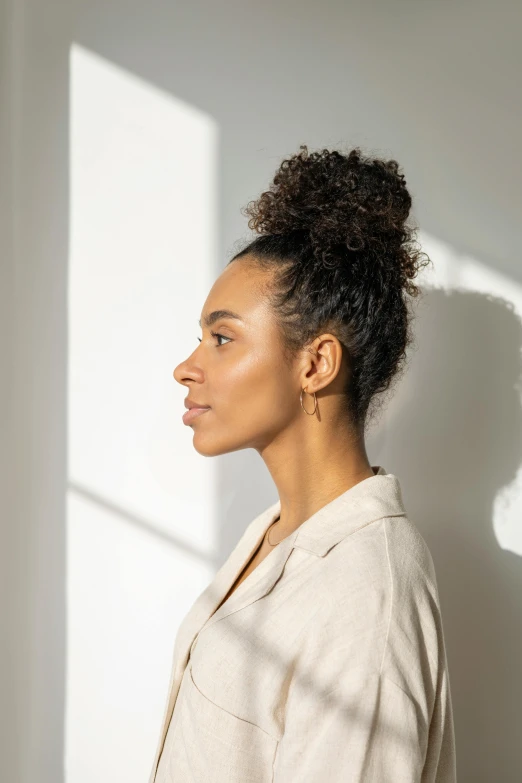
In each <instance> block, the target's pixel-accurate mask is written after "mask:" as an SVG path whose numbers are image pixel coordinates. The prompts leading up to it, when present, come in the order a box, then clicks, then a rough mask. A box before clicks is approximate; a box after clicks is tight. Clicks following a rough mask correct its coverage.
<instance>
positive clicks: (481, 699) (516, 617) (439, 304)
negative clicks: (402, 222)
mask: <svg viewBox="0 0 522 783" xmlns="http://www.w3.org/2000/svg"><path fill="white" fill-rule="evenodd" d="M424 293H425V297H424V300H423V302H422V305H421V306H420V307H419V309H418V311H417V312H418V315H417V321H416V346H415V347H414V355H413V357H412V359H411V360H410V365H409V370H408V374H407V388H404V389H403V390H401V402H400V406H401V409H400V411H399V412H398V414H397V416H395V417H394V419H393V424H392V428H393V432H391V433H389V437H390V441H391V443H392V444H393V446H392V448H393V462H394V469H393V471H392V472H396V473H397V474H398V475H399V476H400V475H401V474H404V475H406V474H407V475H408V482H407V484H406V485H405V486H404V495H405V503H406V508H407V509H408V511H409V515H410V516H411V519H412V520H413V521H414V522H415V523H416V524H417V525H418V527H419V529H420V530H421V532H422V534H423V536H424V538H425V539H426V541H427V543H428V545H429V547H430V550H431V552H432V555H433V559H434V562H435V567H436V570H437V576H438V582H439V592H440V599H441V607H442V614H443V620H444V629H445V637H446V645H447V654H448V663H449V670H450V682H451V689H452V697H453V706H454V713H455V732H456V743H457V763H458V769H459V776H460V775H461V776H462V779H464V780H473V781H503V782H504V783H507V782H508V781H515V779H516V780H520V779H521V775H522V744H521V742H520V726H521V724H520V717H519V710H520V704H521V703H522V679H521V677H520V661H521V660H522V623H521V622H520V617H521V611H522V558H521V556H520V554H515V553H514V552H512V551H509V550H507V549H502V548H501V546H500V543H499V540H498V537H497V536H498V534H499V533H500V532H501V530H500V525H499V523H501V522H502V520H501V519H495V523H494V506H495V500H496V498H497V497H498V495H499V493H500V492H501V491H502V490H503V488H505V487H507V486H509V485H510V484H512V483H513V482H514V479H515V476H516V474H517V471H518V469H519V467H520V465H521V463H522V412H521V404H520V387H519V384H520V380H521V346H522V324H521V321H520V319H519V317H518V315H517V314H516V313H515V312H514V311H513V308H512V305H511V304H510V303H509V302H506V301H505V300H502V299H498V298H494V297H491V296H485V295H483V294H478V293H474V292H468V291H459V290H457V291H453V292H445V291H442V290H426V291H425V292H424ZM517 387H518V388H517ZM412 454H414V455H416V456H415V458H414V459H412ZM432 479H433V480H432ZM514 502H516V503H517V506H518V508H521V506H522V498H521V497H520V493H519V495H518V497H517V498H514ZM495 516H496V515H495ZM514 533H518V534H519V531H516V530H513V531H512V535H513V534H514ZM496 534H497V535H496ZM518 543H519V547H518V551H519V552H520V551H521V549H520V535H519V539H518ZM499 770H504V773H500V772H499Z"/></svg>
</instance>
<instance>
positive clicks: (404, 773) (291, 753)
mask: <svg viewBox="0 0 522 783" xmlns="http://www.w3.org/2000/svg"><path fill="white" fill-rule="evenodd" d="M318 671H320V668H319V669H318ZM426 745H427V726H426V721H425V719H424V718H423V716H422V714H421V712H420V710H419V708H418V707H417V706H416V704H415V702H414V700H413V699H412V697H411V696H410V695H408V694H407V693H406V692H405V691H404V690H402V689H401V688H400V687H399V686H398V685H397V684H396V683H395V682H393V681H392V680H391V679H389V678H388V677H387V676H385V675H383V674H380V673H379V671H376V672H366V673H365V672H364V671H362V670H361V669H360V668H359V667H357V668H356V669H354V670H350V671H347V672H345V673H343V674H342V675H341V676H340V677H339V678H338V681H337V682H336V683H335V684H333V685H332V684H330V686H329V687H328V686H327V687H324V683H323V684H322V683H321V682H320V681H319V680H316V679H315V678H314V677H313V676H308V677H306V676H305V677H303V678H301V679H300V680H299V682H298V683H294V691H293V693H292V694H289V698H288V701H287V712H286V720H285V730H284V734H283V736H282V738H281V740H280V743H279V746H278V750H277V755H276V759H275V764H274V778H273V783H324V781H328V783H398V781H401V783H402V782H404V783H417V781H418V782H419V783H420V781H421V777H422V771H423V766H424V759H425V755H426Z"/></svg>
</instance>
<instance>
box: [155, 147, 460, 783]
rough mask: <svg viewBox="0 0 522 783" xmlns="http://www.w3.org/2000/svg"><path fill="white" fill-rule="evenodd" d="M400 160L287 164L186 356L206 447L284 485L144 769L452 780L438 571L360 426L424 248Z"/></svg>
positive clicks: (404, 326)
mask: <svg viewBox="0 0 522 783" xmlns="http://www.w3.org/2000/svg"><path fill="white" fill-rule="evenodd" d="M410 207H411V198H410V194H409V192H408V190H407V188H406V183H405V180H404V176H403V174H401V173H399V168H398V165H397V163H396V162H395V161H393V160H392V161H384V160H379V159H371V158H365V157H363V155H362V154H361V152H360V150H359V149H354V150H352V151H351V152H350V153H349V154H347V155H346V154H343V153H341V152H338V151H328V150H322V151H321V152H314V153H312V154H309V153H308V149H307V147H306V146H304V145H302V146H301V148H300V151H299V153H298V154H296V155H293V156H291V157H290V158H289V159H287V160H284V161H283V162H282V163H281V166H280V168H279V170H278V171H277V173H276V175H275V177H274V180H273V183H272V185H271V187H270V189H269V190H268V191H266V192H265V193H263V194H262V195H261V196H260V198H259V199H258V200H257V201H255V202H251V203H250V204H249V205H248V207H247V209H246V211H247V214H248V215H249V216H250V221H249V227H250V228H253V229H255V230H256V231H257V232H258V233H259V234H260V236H258V237H256V238H255V239H254V241H252V242H251V243H249V244H248V245H247V247H245V248H244V249H243V250H242V251H241V252H239V253H238V254H237V255H235V256H234V258H232V259H231V260H230V262H229V263H228V265H227V266H226V268H225V270H224V271H223V273H222V274H221V275H220V276H219V277H218V279H217V280H216V282H215V283H214V285H213V287H212V289H211V291H210V293H209V295H208V297H207V300H206V302H205V305H204V308H203V312H202V322H201V323H200V325H202V334H203V338H202V340H201V341H200V344H199V345H198V346H197V348H196V349H195V350H194V352H193V353H192V354H191V356H189V358H188V359H186V360H185V361H183V362H182V363H181V364H180V365H178V367H176V369H175V371H174V378H175V379H176V380H177V381H178V382H179V383H181V384H182V385H184V386H186V388H187V390H188V398H187V399H186V401H185V403H186V407H187V408H189V409H190V410H189V412H187V413H186V414H185V417H184V421H185V423H186V424H188V425H190V426H191V427H193V444H194V447H195V449H196V450H197V451H198V452H199V453H200V454H203V455H205V456H214V455H217V454H223V453H226V452H231V451H237V450H238V449H245V448H254V449H256V450H257V451H258V452H259V454H260V455H261V457H262V458H263V460H264V461H265V463H266V465H267V467H268V469H269V471H270V473H271V475H272V478H273V480H274V482H275V484H276V487H277V491H278V495H279V500H278V502H277V503H275V504H274V505H271V506H270V507H269V508H267V509H266V510H265V511H263V512H262V513H261V514H260V515H259V516H258V517H256V519H254V520H253V521H252V522H251V523H250V525H248V527H247V528H246V530H245V532H244V534H243V536H242V537H241V539H240V541H239V542H238V544H237V545H236V547H235V549H234V550H233V552H232V553H231V555H230V557H229V558H228V560H227V561H226V562H225V563H224V565H223V566H222V567H221V569H220V570H219V571H218V573H217V574H216V576H215V578H214V579H213V581H212V582H211V584H210V585H209V586H208V587H207V588H206V590H205V591H204V592H203V593H202V594H201V595H200V596H199V598H198V599H197V600H196V602H195V604H194V605H193V607H192V609H191V610H190V611H189V613H188V615H187V616H186V617H185V619H184V620H183V622H182V624H181V626H180V628H179V630H178V633H177V636H176V642H175V649H174V661H173V667H172V675H171V682H170V685H169V696H168V701H167V705H166V708H165V714H164V719H163V724H162V730H161V736H160V739H159V743H158V748H157V753H156V758H155V760H154V764H153V769H152V773H151V777H150V783H152V782H153V781H154V783H203V782H204V783H267V782H268V781H271V783H341V781H342V783H370V782H371V783H414V782H415V781H422V783H454V781H455V780H456V771H455V743H454V727H453V715H452V706H451V695H450V683H449V674H448V668H447V661H446V652H445V643H444V635H443V627H442V621H441V615H440V604H439V597H438V591H437V581H436V575H435V571H434V567H433V561H432V558H431V555H430V552H429V550H428V547H427V545H426V543H425V541H424V539H423V538H422V536H421V535H420V533H419V531H418V529H417V528H416V527H415V525H414V523H413V522H412V521H410V520H409V519H408V517H407V515H406V511H405V508H404V504H403V500H402V495H401V489H400V485H399V481H398V479H397V477H396V476H395V475H394V474H393V473H388V472H387V471H386V470H385V469H384V468H383V467H382V466H379V465H375V466H372V465H370V463H369V461H368V457H367V454H366V449H365V443H364V431H365V425H367V423H368V421H369V420H370V418H371V417H372V416H373V415H374V414H375V412H376V411H377V403H378V400H379V399H381V401H382V397H380V395H382V394H383V392H385V391H386V390H388V389H389V388H390V387H391V383H392V379H397V378H398V377H399V373H400V371H401V370H402V369H403V367H404V358H405V351H406V347H407V346H408V345H409V344H410V342H411V339H412V338H411V332H410V321H411V315H410V312H409V305H410V302H409V301H408V296H410V297H414V296H416V295H417V294H418V293H419V289H418V288H417V287H416V286H415V285H414V284H413V283H412V282H411V281H412V278H414V277H415V275H416V274H417V272H418V271H419V269H420V268H421V267H422V266H424V265H425V264H426V263H428V262H429V259H427V258H426V257H425V256H424V254H422V253H421V252H420V251H419V250H418V249H417V247H416V243H415V242H414V240H413V236H414V230H413V229H412V228H410V227H408V226H407V225H406V220H407V218H408V214H409V211H410Z"/></svg>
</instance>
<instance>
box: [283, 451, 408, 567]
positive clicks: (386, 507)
mask: <svg viewBox="0 0 522 783" xmlns="http://www.w3.org/2000/svg"><path fill="white" fill-rule="evenodd" d="M373 469H374V473H375V475H374V476H370V477H369V478H366V479H363V481H360V482H359V483H358V484H356V485H355V486H354V487H351V488H350V489H348V490H347V491H346V492H343V494H342V495H339V496H338V497H337V498H335V499H334V500H332V501H331V502H330V503H327V504H326V505H325V506H323V507H322V508H320V509H319V511H316V513H315V514H313V515H312V516H311V517H309V519H307V520H306V521H305V522H303V524H302V525H300V527H299V528H298V532H297V537H296V539H295V541H294V546H295V547H300V548H301V549H306V551H307V552H312V553H313V554H314V555H319V556H320V557H324V555H326V554H327V552H329V550H330V549H331V548H332V547H333V546H335V545H336V544H338V543H339V541H342V539H343V538H346V536H349V535H350V534H351V533H354V532H355V531H356V530H359V529H360V528H362V527H364V526H365V525H368V524H370V523H371V522H375V521H376V520H378V519H382V518H383V517H395V516H404V515H405V514H406V509H405V507H404V503H403V499H402V493H401V487H400V483H399V479H398V478H397V476H395V475H394V474H393V473H386V471H385V470H384V468H383V467H381V466H380V465H374V466H373ZM276 505H277V507H279V506H280V503H279V501H278V502H277V504H276ZM279 510H280V509H279ZM279 510H278V512H277V513H279ZM277 513H276V515H275V517H277ZM275 517H274V518H275Z"/></svg>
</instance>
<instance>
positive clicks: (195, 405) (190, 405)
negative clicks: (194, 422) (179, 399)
mask: <svg viewBox="0 0 522 783" xmlns="http://www.w3.org/2000/svg"><path fill="white" fill-rule="evenodd" d="M185 408H189V409H190V408H210V405H201V404H200V403H199V402H194V400H189V398H188V397H187V398H186V399H185Z"/></svg>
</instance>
